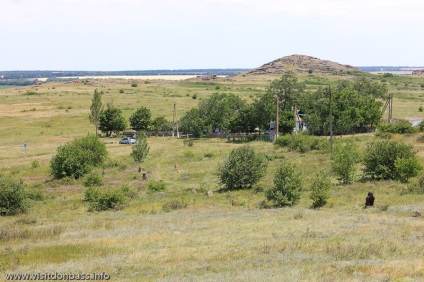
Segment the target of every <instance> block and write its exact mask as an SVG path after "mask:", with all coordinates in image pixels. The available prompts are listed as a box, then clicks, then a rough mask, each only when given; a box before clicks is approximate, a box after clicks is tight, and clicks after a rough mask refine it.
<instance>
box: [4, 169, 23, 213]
mask: <svg viewBox="0 0 424 282" xmlns="http://www.w3.org/2000/svg"><path fill="white" fill-rule="evenodd" d="M28 208H29V198H28V194H27V193H26V191H25V188H24V184H23V183H22V182H16V181H14V180H13V179H11V178H10V177H7V176H4V175H0V215H15V214H18V213H24V212H26V211H27V209H28Z"/></svg>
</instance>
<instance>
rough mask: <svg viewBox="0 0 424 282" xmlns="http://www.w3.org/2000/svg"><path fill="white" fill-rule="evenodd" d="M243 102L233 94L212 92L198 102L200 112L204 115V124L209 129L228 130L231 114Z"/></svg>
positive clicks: (232, 114) (238, 108)
mask: <svg viewBox="0 0 424 282" xmlns="http://www.w3.org/2000/svg"><path fill="white" fill-rule="evenodd" d="M244 104H245V102H244V101H243V100H242V99H240V97H238V96H235V95H234V94H226V93H213V94H212V95H211V96H210V97H209V99H205V100H202V101H201V102H200V103H199V111H200V114H201V115H202V116H203V117H204V121H205V125H206V126H207V127H209V128H210V129H211V130H214V129H216V128H220V129H224V130H228V123H229V120H230V118H231V117H232V116H234V115H235V114H236V113H237V111H238V110H240V109H241V108H242V107H243V105H244Z"/></svg>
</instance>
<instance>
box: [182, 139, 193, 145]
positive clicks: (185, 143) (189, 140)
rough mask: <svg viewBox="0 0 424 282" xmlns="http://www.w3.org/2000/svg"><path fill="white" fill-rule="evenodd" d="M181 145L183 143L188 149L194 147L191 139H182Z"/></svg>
mask: <svg viewBox="0 0 424 282" xmlns="http://www.w3.org/2000/svg"><path fill="white" fill-rule="evenodd" d="M183 143H184V146H188V147H193V145H194V141H193V139H184V141H183Z"/></svg>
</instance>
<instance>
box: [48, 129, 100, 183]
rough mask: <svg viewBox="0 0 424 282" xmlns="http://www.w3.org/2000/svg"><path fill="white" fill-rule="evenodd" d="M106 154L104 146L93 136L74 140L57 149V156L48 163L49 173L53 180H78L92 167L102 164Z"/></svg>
mask: <svg viewBox="0 0 424 282" xmlns="http://www.w3.org/2000/svg"><path fill="white" fill-rule="evenodd" d="M107 154H108V153H107V150H106V146H105V145H104V144H103V143H102V142H100V140H99V138H98V137H97V136H95V135H87V136H86V137H82V138H78V139H75V140H74V141H72V142H69V143H67V144H65V145H62V146H59V147H58V148H57V154H56V155H55V156H54V157H53V158H52V159H51V161H50V169H51V173H52V175H53V177H54V178H55V179H61V178H64V177H73V178H75V179H78V178H80V177H82V176H84V175H85V174H87V173H88V172H90V171H91V169H92V167H93V166H98V165H100V164H102V163H103V162H104V161H105V159H106V157H107Z"/></svg>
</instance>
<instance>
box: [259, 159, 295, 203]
mask: <svg viewBox="0 0 424 282" xmlns="http://www.w3.org/2000/svg"><path fill="white" fill-rule="evenodd" d="M301 185H302V178H301V176H300V173H299V172H297V171H296V169H295V167H294V166H293V165H292V164H291V163H289V162H288V161H287V160H283V162H282V163H281V164H280V166H279V167H278V168H277V172H276V173H275V177H274V187H273V188H271V189H269V190H267V191H266V192H265V196H266V197H267V199H268V200H269V201H273V202H274V206H276V207H283V206H293V205H295V204H296V203H297V202H298V201H299V200H300V188H301Z"/></svg>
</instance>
